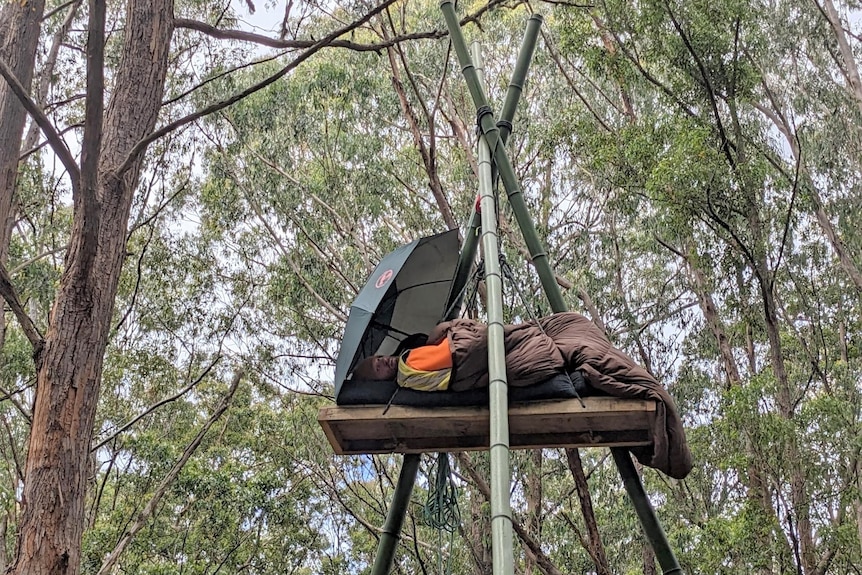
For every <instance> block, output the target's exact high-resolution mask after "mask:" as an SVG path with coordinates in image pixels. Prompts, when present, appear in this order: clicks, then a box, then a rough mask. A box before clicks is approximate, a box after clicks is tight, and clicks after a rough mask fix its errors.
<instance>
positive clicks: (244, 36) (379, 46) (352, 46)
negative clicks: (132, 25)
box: [174, 18, 447, 52]
mask: <svg viewBox="0 0 862 575" xmlns="http://www.w3.org/2000/svg"><path fill="white" fill-rule="evenodd" d="M174 27H176V28H185V29H187V30H195V31H197V32H200V33H202V34H206V35H207V36H210V37H212V38H217V39H219V40H239V41H240V42H252V43H254V44H260V45H261V46H267V47H269V48H279V49H285V48H286V49H300V50H306V49H308V48H311V47H313V46H314V45H315V44H318V43H319V42H316V41H314V40H284V39H281V38H270V37H269V36H264V35H263V34H255V33H253V32H245V31H243V30H222V29H219V28H216V27H215V26H212V25H210V24H207V23H205V22H200V21H198V20H190V19H188V18H176V19H174ZM446 34H447V32H446V31H445V30H431V31H429V32H416V33H414V34H403V35H401V36H395V37H394V38H390V39H386V40H385V41H383V42H377V43H374V44H360V43H358V42H351V41H349V40H332V41H331V42H329V43H328V44H327V45H328V46H329V47H331V48H346V49H348V50H353V51H354V52H379V51H381V50H384V49H386V48H389V47H391V46H394V45H395V44H398V43H401V42H407V41H410V40H437V39H439V38H443V37H445V36H446Z"/></svg>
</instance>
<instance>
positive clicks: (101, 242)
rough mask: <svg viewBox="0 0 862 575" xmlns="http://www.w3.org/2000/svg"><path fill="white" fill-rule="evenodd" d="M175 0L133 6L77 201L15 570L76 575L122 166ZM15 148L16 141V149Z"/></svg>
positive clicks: (164, 50) (162, 62)
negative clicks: (92, 164) (89, 189)
mask: <svg viewBox="0 0 862 575" xmlns="http://www.w3.org/2000/svg"><path fill="white" fill-rule="evenodd" d="M172 12H173V5H172V2H171V0H130V1H129V2H128V4H127V7H126V27H125V37H124V45H123V52H122V63H121V65H120V67H119V69H118V71H117V74H116V76H115V85H114V89H113V95H112V97H111V101H110V103H109V105H108V109H107V113H106V114H105V121H104V127H103V131H102V134H103V139H102V146H101V152H100V154H99V158H98V162H96V164H97V165H98V168H97V169H98V174H97V175H95V176H94V174H82V179H87V180H90V181H93V182H95V190H94V191H95V194H94V197H93V198H87V200H88V201H86V202H85V203H86V204H88V205H87V206H82V205H80V204H81V203H82V202H81V201H80V200H81V198H77V199H76V202H75V209H74V216H73V222H72V235H71V238H70V243H69V250H68V252H67V255H66V262H65V263H66V269H65V270H64V273H63V276H62V278H61V281H60V287H59V290H58V292H57V297H56V300H55V302H54V306H53V308H52V310H51V315H50V318H49V328H48V333H47V335H46V338H45V350H44V354H43V356H42V363H41V365H40V366H38V371H37V378H36V400H35V406H34V411H33V424H32V428H31V433H30V450H29V452H28V455H27V463H26V466H25V481H24V489H23V496H22V512H21V522H20V524H19V536H18V541H17V547H16V556H15V559H14V563H13V564H12V566H11V567H10V570H9V572H10V573H12V574H15V575H18V574H24V573H27V574H43V573H44V574H51V575H75V574H77V573H78V570H79V563H80V553H81V535H82V532H83V526H84V520H85V517H84V498H85V491H86V479H87V464H88V461H89V459H88V453H89V450H90V441H91V439H92V434H93V422H94V419H95V414H96V406H97V403H98V398H99V387H100V383H101V376H102V365H103V360H104V353H105V348H106V346H107V341H108V333H109V330H110V319H111V314H112V312H113V307H114V298H115V296H116V292H117V285H118V281H119V276H120V271H121V268H122V264H123V258H124V255H125V240H126V227H127V225H128V219H129V211H130V208H131V203H132V197H133V194H134V191H135V188H136V186H137V181H138V175H139V172H140V166H141V160H140V158H139V159H137V160H136V161H134V162H132V163H131V165H130V168H129V169H128V170H127V171H124V172H122V173H118V172H116V169H117V168H118V167H119V166H121V165H123V164H124V162H125V161H126V158H127V155H128V153H129V151H130V150H131V149H132V148H133V146H134V145H135V144H136V143H137V142H138V141H139V140H141V139H142V138H143V137H144V136H146V135H147V134H149V133H150V132H151V131H152V130H153V128H154V126H155V122H156V118H157V115H158V111H159V108H160V104H161V100H162V95H163V91H164V80H165V74H166V71H167V57H168V49H169V47H170V39H171V34H172V16H173V14H172ZM16 150H17V145H16Z"/></svg>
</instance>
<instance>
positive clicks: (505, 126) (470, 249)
mask: <svg viewBox="0 0 862 575" xmlns="http://www.w3.org/2000/svg"><path fill="white" fill-rule="evenodd" d="M541 27H542V16H541V15H540V14H533V15H531V16H530V18H529V19H528V20H527V28H526V30H525V32H524V40H523V41H522V42H521V50H520V52H518V59H517V61H516V62H515V71H514V72H513V73H512V80H511V81H510V82H509V89H508V90H507V91H506V100H505V102H503V110H502V111H501V112H500V120H499V121H498V122H497V124H498V126H499V128H500V138H501V139H502V140H503V143H504V144H505V143H506V140H507V139H508V138H509V134H511V133H512V120H513V119H514V118H515V111H516V110H517V109H518V102H519V101H520V99H521V93H522V92H523V90H524V83H525V82H526V79H527V71H528V70H529V68H530V61H531V60H532V59H533V53H534V52H535V50H536V43H537V42H538V38H539V30H540V29H541ZM492 170H493V166H492ZM492 174H493V171H492ZM493 179H494V177H493V175H492V180H493ZM480 225H481V217H480V216H479V214H478V212H477V211H476V207H475V206H474V207H473V209H472V213H471V214H470V223H468V224H467V234H466V235H465V237H464V245H463V247H462V248H461V256H460V257H459V258H458V267H457V268H456V271H455V278H454V280H453V281H452V291H451V293H450V294H449V299H448V301H447V302H446V309H447V310H448V313H447V314H446V317H445V318H444V319H446V320H450V319H454V318H455V317H457V315H458V311H459V310H458V308H459V307H460V306H461V301H460V297H461V295H462V293H461V292H462V290H463V289H464V286H465V285H466V283H467V279H468V277H469V275H470V267H471V266H472V264H473V259H474V258H475V257H476V248H477V246H478V244H479V227H480ZM456 299H458V300H459V301H455V300H456Z"/></svg>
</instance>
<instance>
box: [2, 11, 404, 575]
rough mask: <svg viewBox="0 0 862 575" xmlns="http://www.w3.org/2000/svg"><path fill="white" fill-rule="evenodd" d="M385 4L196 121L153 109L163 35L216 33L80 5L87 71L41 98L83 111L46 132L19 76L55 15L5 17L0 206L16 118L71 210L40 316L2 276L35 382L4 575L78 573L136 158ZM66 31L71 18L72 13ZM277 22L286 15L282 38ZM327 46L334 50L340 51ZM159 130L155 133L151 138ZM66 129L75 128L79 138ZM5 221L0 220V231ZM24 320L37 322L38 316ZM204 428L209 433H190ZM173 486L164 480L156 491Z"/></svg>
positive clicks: (166, 15)
mask: <svg viewBox="0 0 862 575" xmlns="http://www.w3.org/2000/svg"><path fill="white" fill-rule="evenodd" d="M391 3H392V2H382V3H379V4H371V5H369V6H367V7H365V9H363V7H358V9H357V11H356V12H355V13H350V12H348V11H343V10H341V11H338V13H337V14H333V15H332V16H333V17H334V19H333V20H330V22H337V20H338V19H344V20H346V21H348V22H349V23H348V24H346V25H341V27H338V24H330V26H328V27H325V28H324V29H323V32H322V33H321V34H320V36H319V37H320V38H321V39H320V40H315V39H313V38H311V39H310V40H306V39H304V38H300V39H294V40H292V41H287V40H284V39H280V40H278V41H277V43H279V45H281V46H282V47H284V48H286V49H287V50H288V52H292V56H293V58H292V59H291V60H290V61H289V63H287V64H286V65H284V66H282V67H281V68H280V69H279V70H277V71H275V72H274V74H273V75H272V76H270V77H269V78H266V79H264V80H263V81H262V82H261V83H259V84H258V85H257V86H252V87H250V88H247V89H245V90H243V89H237V90H236V92H235V94H234V95H233V96H231V97H228V98H226V99H225V98H224V97H219V98H217V99H216V100H211V101H208V102H205V103H203V104H201V108H200V109H199V110H197V111H193V112H192V113H190V114H185V115H183V114H184V113H186V112H189V111H190V110H189V106H188V102H189V100H188V99H187V95H188V94H187V93H181V94H177V95H176V96H175V97H173V98H172V99H171V100H168V101H167V102H164V101H163V99H164V98H163V96H164V90H165V85H166V83H167V84H168V85H170V86H174V85H178V82H176V81H175V80H174V79H173V78H172V79H171V80H170V81H166V77H167V76H168V74H169V68H170V69H173V68H172V66H171V64H172V63H173V62H174V60H172V57H173V56H172V53H171V50H170V48H171V42H172V38H173V36H174V30H175V28H178V27H183V28H190V29H196V30H200V31H203V32H204V33H205V34H214V35H215V36H219V33H218V30H217V29H216V28H215V27H213V26H212V25H211V24H208V23H206V22H197V21H195V20H192V19H183V18H179V19H178V18H175V17H174V11H175V7H174V6H173V4H172V3H170V2H159V1H152V2H150V1H143V0H142V1H134V0H133V1H131V2H129V3H128V4H127V6H126V7H125V10H124V14H125V15H124V16H121V15H120V14H119V13H116V12H114V11H113V9H114V8H115V7H114V6H107V5H106V3H105V2H100V1H98V0H93V1H92V2H90V3H89V4H88V6H87V10H86V12H87V13H86V24H84V23H83V20H77V22H80V23H81V24H82V26H81V27H82V28H83V29H84V30H86V34H84V35H82V34H77V35H76V36H75V37H74V38H73V39H72V40H71V43H70V44H69V45H74V43H75V42H80V44H79V45H80V47H81V48H82V53H84V54H86V60H74V59H72V60H73V61H72V63H71V65H70V66H69V67H67V68H65V69H64V70H63V72H64V73H68V74H70V75H68V76H65V77H64V78H66V79H67V81H66V84H65V85H63V84H61V83H58V84H54V85H55V86H57V85H60V86H63V87H64V88H68V87H72V86H78V87H79V89H80V90H81V91H82V92H83V97H80V96H79V95H78V94H73V95H71V96H72V97H71V98H69V102H71V103H72V105H73V107H71V108H69V107H67V108H65V110H68V111H69V113H68V115H67V114H56V113H55V115H54V116H53V118H55V119H56V120H57V122H59V124H60V125H59V126H57V125H55V123H54V121H52V118H51V117H49V115H48V114H46V110H47V109H48V106H47V105H45V106H43V105H40V104H46V103H45V102H40V100H41V99H42V96H41V93H40V95H39V97H33V96H32V95H31V86H30V85H29V84H30V81H31V77H29V73H30V72H31V71H32V70H33V68H34V66H33V62H34V61H35V59H34V54H35V50H36V45H37V44H36V41H35V37H34V35H33V34H34V31H36V32H37V31H38V27H37V24H38V23H39V22H40V21H41V20H42V18H43V15H45V16H47V17H53V18H56V17H57V16H58V14H61V12H57V11H51V12H49V13H47V14H45V13H44V10H45V8H44V7H43V5H42V4H41V3H38V2H37V3H27V4H24V5H21V7H19V8H16V7H15V5H13V4H9V5H8V6H4V10H3V13H2V16H3V18H2V21H0V24H2V26H0V27H2V29H3V30H4V34H3V36H2V38H3V42H2V45H3V52H2V58H0V63H2V66H0V72H2V75H3V77H4V84H3V85H4V90H3V92H2V93H0V109H2V110H4V112H3V114H4V120H3V121H4V124H3V134H4V141H3V154H4V156H3V158H4V163H3V174H4V176H3V177H4V194H3V197H4V198H6V202H7V204H8V205H14V204H13V203H12V202H11V201H10V198H12V197H13V189H14V188H13V184H12V183H13V181H14V179H15V178H14V176H15V169H14V166H15V158H16V157H17V155H18V154H19V151H20V150H21V137H22V136H23V134H22V130H23V123H22V118H23V116H22V114H21V107H22V106H23V108H24V109H26V110H27V112H28V114H29V115H30V117H31V118H32V122H33V124H34V125H38V127H39V128H40V130H41V131H42V132H43V134H44V136H45V139H46V142H47V143H48V145H49V146H50V148H51V152H52V153H53V154H54V157H55V158H56V159H57V160H59V164H60V165H62V167H63V169H64V170H65V174H63V175H57V176H49V179H47V181H46V184H48V186H49V189H50V188H53V187H55V186H58V187H59V188H60V189H62V190H64V191H65V193H67V194H68V193H69V192H70V195H71V208H72V213H71V223H70V228H69V230H70V231H69V233H68V236H67V237H66V238H65V241H60V242H59V245H60V246H64V245H65V246H67V247H66V251H65V258H64V261H63V263H62V265H61V266H59V269H58V270H57V271H61V272H62V274H61V277H60V279H59V281H58V283H57V284H55V289H56V293H55V297H54V298H53V301H52V303H51V313H50V315H47V314H45V315H41V317H36V321H34V320H33V319H32V318H31V317H30V316H29V315H28V313H27V310H26V309H25V307H24V306H23V305H22V304H21V301H20V297H19V295H18V293H19V292H20V291H21V290H20V289H19V290H17V291H16V289H15V287H19V288H20V285H18V286H15V284H16V283H19V282H18V281H16V280H17V278H12V279H10V278H9V277H8V274H7V273H6V271H5V266H4V272H3V274H2V277H3V282H2V283H3V290H2V291H3V295H4V298H5V299H6V301H7V304H8V305H9V307H10V309H11V310H12V311H13V313H14V314H15V316H16V319H17V320H18V323H19V325H20V327H21V329H22V332H23V333H24V335H25V336H26V338H27V339H28V340H29V342H30V344H31V345H32V353H33V355H34V358H35V366H34V373H35V377H36V385H35V403H34V406H33V411H32V416H30V415H29V414H28V410H26V409H25V410H22V411H23V413H22V416H24V417H31V420H30V423H31V425H30V440H29V445H28V450H27V455H26V465H24V466H23V469H22V470H20V472H19V474H18V475H19V478H22V479H23V488H22V491H21V493H22V497H21V500H20V504H21V515H20V518H19V520H18V522H17V525H16V526H15V528H16V532H17V536H18V542H17V545H16V549H15V557H14V560H13V565H12V567H11V568H10V569H11V571H12V572H30V571H38V570H45V571H50V572H54V573H75V572H78V569H79V564H80V542H81V536H82V532H83V530H84V526H85V516H86V512H85V505H84V503H85V492H86V487H87V485H86V484H87V476H88V467H89V464H90V462H91V457H90V447H91V441H90V440H91V437H92V434H93V424H94V421H95V417H96V410H97V406H98V400H99V396H100V385H101V380H102V374H103V368H104V353H105V349H106V347H107V345H108V341H109V338H110V337H111V327H112V317H113V312H114V301H115V295H116V294H117V290H118V285H119V279H120V275H121V271H122V269H123V264H124V261H125V258H126V245H127V234H128V231H129V230H128V224H129V218H130V213H131V209H132V205H133V203H134V201H135V199H136V191H137V190H138V184H139V181H140V174H141V171H142V168H143V166H144V164H145V158H146V152H147V150H148V148H149V147H150V145H151V144H152V143H153V142H155V141H156V140H158V139H159V138H162V137H164V136H165V135H166V134H170V133H171V132H173V131H175V130H177V129H178V128H181V127H183V126H186V125H188V124H190V123H192V122H193V121H195V120H196V119H197V118H200V117H203V116H204V115H207V114H211V113H213V112H216V111H218V110H220V109H224V108H226V107H227V106H229V105H230V104H231V103H234V102H236V101H238V100H240V99H242V98H243V97H245V96H247V95H248V94H250V93H253V92H254V91H256V90H258V89H260V88H262V87H263V86H265V85H268V84H271V83H273V82H275V81H276V80H278V79H279V78H281V77H283V76H285V75H286V74H287V73H288V72H290V71H291V70H292V69H293V68H295V67H296V66H298V65H299V63H301V62H302V61H303V60H306V59H307V58H309V57H310V56H311V55H312V54H313V53H315V52H316V51H317V50H319V49H320V48H321V47H323V46H326V45H328V44H329V43H330V42H333V41H335V40H336V39H338V38H339V37H341V36H342V35H344V34H346V33H347V32H349V31H350V30H352V29H355V28H357V27H359V26H361V25H362V24H363V23H365V22H367V21H368V20H369V19H370V18H372V17H373V16H374V15H375V14H377V13H379V12H380V11H381V10H383V9H384V8H385V7H386V6H387V5H389V4H391ZM72 6H74V7H77V6H76V5H68V4H67V5H63V6H61V7H60V8H61V10H62V9H63V8H70V11H69V12H66V13H62V16H64V17H65V16H66V15H67V14H69V13H71V7H72ZM21 8H23V10H22V9H21ZM211 8H212V7H204V8H203V9H199V11H198V12H196V13H199V14H202V15H203V16H204V18H207V15H206V12H207V10H209V9H211ZM314 10H317V8H315V6H313V5H308V6H303V12H304V14H302V16H307V15H308V13H309V12H310V11H312V12H313V11H314ZM121 12H123V11H122V10H121ZM221 16H223V13H222V15H221ZM221 16H220V15H219V14H218V13H216V14H214V15H213V16H212V18H213V19H215V20H216V21H218V20H219V19H220V18H221ZM71 17H72V18H74V13H72V16H71ZM289 20H290V18H289V14H287V11H286V14H285V21H286V22H285V24H286V25H287V24H288V23H289ZM121 21H122V22H123V28H122V34H111V35H110V38H108V41H107V42H106V26H107V25H110V26H112V27H113V26H115V25H116V24H118V23H119V22H121ZM300 21H301V20H300ZM68 29H69V27H68V24H67V23H66V21H65V20H64V21H63V24H62V25H61V26H59V27H58V28H57V30H58V31H59V34H60V35H61V36H62V35H63V31H64V30H68ZM19 30H23V32H20V33H19ZM6 31H10V32H9V33H6ZM227 36H228V37H230V36H231V34H228V35H227ZM222 37H224V35H222ZM309 37H310V35H309ZM340 42H341V46H342V47H345V46H350V45H351V44H350V43H348V42H344V41H340ZM61 56H63V55H62V54H61ZM176 56H177V57H178V58H179V60H177V61H179V62H186V63H188V64H190V65H195V66H197V65H198V64H199V63H200V62H199V60H196V58H197V57H196V56H190V53H189V51H188V49H187V50H186V52H185V53H184V54H183V53H180V54H177V55H176ZM183 58H185V60H183ZM182 70H183V71H189V70H191V68H182ZM46 74H47V75H46V76H45V79H46V81H47V79H48V78H50V76H51V69H50V68H46ZM194 77H195V75H194V73H189V74H187V76H186V78H187V79H192V78H194ZM78 78H82V79H83V83H79V82H78V81H77V79H78ZM205 82H206V81H205ZM7 87H8V89H7ZM190 88H192V86H190ZM106 92H107V93H109V94H110V96H109V99H108V102H107V104H106V103H105V101H104V95H105V93H106ZM69 102H67V103H69ZM75 102H82V103H83V106H80V105H79V106H75ZM163 104H165V105H163ZM55 105H57V106H59V105H60V103H55ZM55 109H58V108H55ZM160 116H161V127H159V128H158V129H156V125H157V123H158V122H159V118H160ZM78 118H80V119H82V123H83V130H81V127H80V124H79V123H78V122H80V121H81V120H78ZM5 122H8V123H5ZM7 128H8V129H7ZM64 132H69V134H70V136H71V135H74V136H76V138H72V137H69V140H72V139H75V140H76V141H77V145H75V146H70V145H69V144H67V141H66V140H65V139H64V137H63V136H62V135H61V134H63V133H64ZM75 150H80V158H79V159H76V154H75V152H74V151H75ZM10 158H11V159H10ZM152 169H153V170H157V169H158V165H157V164H156V165H153V166H152ZM52 177H53V178H54V179H53V180H52V179H51V178H52ZM138 199H139V200H140V197H139V198H138ZM61 201H62V200H61ZM8 211H9V210H6V211H4V217H5V214H6V212H8ZM58 212H59V213H62V210H58ZM22 215H23V214H22ZM37 231H38V232H41V230H37ZM7 244H8V241H7V242H4V245H3V250H4V252H5V251H6V250H7V247H6V246H7ZM49 279H50V278H49ZM49 289H50V288H49ZM35 311H36V313H39V314H44V310H35ZM45 326H46V327H45ZM43 332H44V335H43ZM235 390H236V385H234V386H232V387H231V391H230V394H229V395H228V396H226V398H230V397H232V396H233V394H234V393H235ZM226 408H227V405H226V404H225V403H222V404H219V407H218V408H217V409H216V411H215V412H214V414H213V417H215V416H216V415H221V414H222V413H223V412H224V410H225V409H226ZM212 423H213V420H210V422H209V423H208V424H207V425H206V426H204V427H203V428H201V431H205V430H206V429H208V426H209V425H212ZM201 439H202V436H200V435H199V436H198V437H197V438H196V439H195V441H193V442H191V443H189V444H188V449H191V450H192V451H193V450H194V449H196V448H197V446H199V445H200V441H201ZM187 455H190V454H189V453H186V454H184V455H183V457H181V458H180V459H178V460H177V464H181V463H184V462H186V461H188V457H187ZM178 472H179V469H178V468H177V467H176V466H174V467H173V468H172V469H171V471H170V472H169V473H168V474H167V475H166V476H165V480H166V481H167V480H169V479H170V478H172V477H175V476H176V474H177V473H178ZM165 488H166V485H165V484H164V483H163V484H162V486H160V487H159V488H158V489H157V490H156V492H155V493H154V497H153V498H152V499H151V505H148V506H147V507H145V508H144V509H143V510H141V514H140V515H139V517H138V519H139V521H137V522H136V523H133V524H131V525H130V527H129V531H127V532H125V533H124V534H123V535H122V537H121V539H120V540H121V542H128V541H131V539H132V538H133V537H134V535H135V534H136V533H137V531H139V530H140V527H141V525H142V524H144V523H146V521H148V520H149V519H148V518H149V517H151V514H152V513H153V511H154V506H157V505H158V503H159V501H160V499H161V498H162V497H163V496H164V494H165ZM125 544H127V543H125ZM115 560H116V556H114V555H110V556H109V557H108V561H109V563H110V562H111V561H115ZM107 565H108V564H106V566H105V567H103V568H108V567H107Z"/></svg>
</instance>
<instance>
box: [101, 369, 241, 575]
mask: <svg viewBox="0 0 862 575" xmlns="http://www.w3.org/2000/svg"><path fill="white" fill-rule="evenodd" d="M244 375H245V372H244V371H243V370H239V371H238V372H237V373H236V375H234V377H233V381H232V382H231V384H230V388H229V389H228V392H227V395H225V397H224V398H223V399H222V401H221V403H220V404H219V406H218V407H217V408H216V410H215V411H214V412H213V414H212V415H211V416H210V418H209V419H208V420H207V422H206V423H205V424H204V426H203V427H202V428H201V429H200V431H198V433H197V435H196V436H195V438H194V439H193V440H192V442H191V443H189V444H188V445H187V446H186V448H185V450H183V454H182V456H181V457H180V459H179V460H178V461H177V462H176V463H175V464H174V466H173V467H172V468H171V470H170V471H169V472H168V474H167V475H166V476H165V477H164V479H162V482H161V483H160V484H159V487H158V488H157V489H156V492H155V493H153V497H152V498H151V499H150V500H149V502H147V505H146V506H145V507H144V509H143V510H142V511H141V512H140V514H139V515H138V518H137V519H136V520H135V522H134V523H133V524H132V526H131V527H129V529H128V531H126V533H125V535H123V537H122V538H121V539H120V541H119V543H117V546H116V547H114V550H113V551H111V553H110V554H109V555H108V556H107V557H106V558H105V561H104V563H102V567H101V568H100V569H99V573H98V575H107V574H108V573H110V572H111V570H112V569H113V568H114V565H116V563H117V561H118V560H119V558H120V555H122V553H123V551H125V549H126V547H127V546H128V545H129V543H131V541H132V539H133V538H134V537H135V535H137V534H138V532H139V531H140V530H141V529H143V528H144V526H145V524H146V523H147V522H148V521H149V520H150V518H151V517H152V516H153V514H154V513H155V510H156V507H157V506H158V505H159V502H160V501H161V500H162V497H164V495H165V493H167V491H168V488H169V487H170V486H171V484H173V482H174V481H175V480H176V478H177V476H178V475H179V474H180V471H182V469H183V467H185V465H186V463H187V462H188V460H189V459H191V456H192V455H194V453H195V451H196V450H197V448H198V446H199V445H200V444H201V441H203V438H204V436H205V435H206V434H207V432H208V431H209V430H210V428H211V427H212V426H213V425H214V424H215V422H216V421H218V420H219V418H221V416H222V415H223V414H224V412H225V411H227V408H228V407H229V406H230V402H231V400H232V399H233V395H234V393H236V390H237V388H238V387H239V382H240V381H241V380H242V378H243V377H244Z"/></svg>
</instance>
